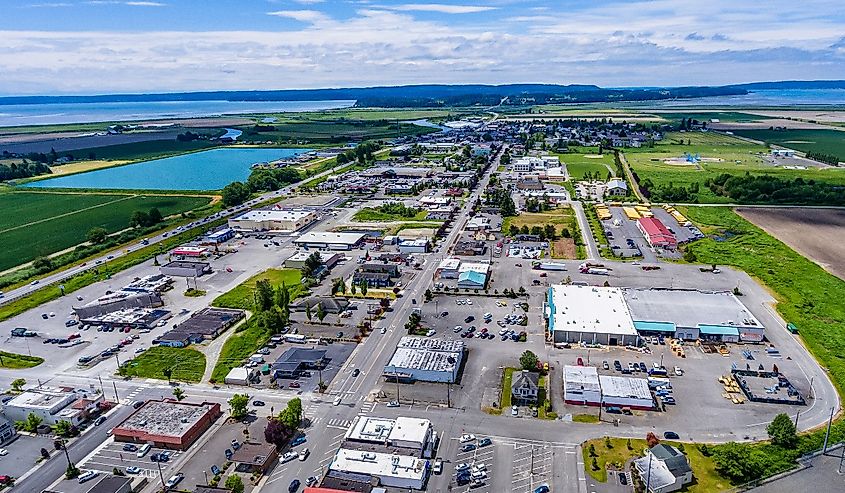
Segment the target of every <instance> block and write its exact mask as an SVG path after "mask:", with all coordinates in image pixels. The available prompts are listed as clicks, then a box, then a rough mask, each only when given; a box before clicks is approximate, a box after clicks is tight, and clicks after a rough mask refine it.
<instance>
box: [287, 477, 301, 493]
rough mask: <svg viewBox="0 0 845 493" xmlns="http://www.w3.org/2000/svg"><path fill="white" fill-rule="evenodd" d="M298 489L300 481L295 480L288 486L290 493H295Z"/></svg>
mask: <svg viewBox="0 0 845 493" xmlns="http://www.w3.org/2000/svg"><path fill="white" fill-rule="evenodd" d="M298 489H299V480H298V479H294V480H293V481H291V482H290V484H289V485H288V492H290V493H293V492H294V491H296V490H298Z"/></svg>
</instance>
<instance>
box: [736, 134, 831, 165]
mask: <svg viewBox="0 0 845 493" xmlns="http://www.w3.org/2000/svg"><path fill="white" fill-rule="evenodd" d="M734 133H735V134H737V135H741V136H743V137H748V138H750V139H755V140H762V141H764V142H766V143H768V144H777V145H779V146H783V147H788V148H790V149H796V150H798V151H803V152H821V153H824V154H832V155H834V156H837V157H838V158H839V160H840V161H845V133H843V132H842V131H841V130H822V129H813V130H766V129H759V130H758V129H747V130H735V131H734Z"/></svg>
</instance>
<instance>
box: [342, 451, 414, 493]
mask: <svg viewBox="0 0 845 493" xmlns="http://www.w3.org/2000/svg"><path fill="white" fill-rule="evenodd" d="M329 471H333V472H340V473H347V474H352V475H361V476H366V477H369V478H371V479H372V480H375V482H377V484H379V485H381V486H385V487H388V488H401V489H414V490H421V489H423V486H424V485H425V481H426V479H427V478H428V472H429V463H428V460H426V459H420V458H418V457H412V456H408V455H393V454H384V453H380V452H362V451H360V450H349V449H344V448H341V449H339V450H338V451H337V453H336V454H335V456H334V459H332V462H331V463H330V464H329Z"/></svg>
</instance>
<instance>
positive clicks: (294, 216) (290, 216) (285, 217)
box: [233, 209, 314, 221]
mask: <svg viewBox="0 0 845 493" xmlns="http://www.w3.org/2000/svg"><path fill="white" fill-rule="evenodd" d="M312 214H314V212H313V211H308V210H305V209H272V210H267V209H256V210H251V211H248V212H245V213H243V214H241V215H240V216H238V217H236V218H234V219H233V220H234V221H299V220H300V219H303V218H306V217H308V216H310V215H312Z"/></svg>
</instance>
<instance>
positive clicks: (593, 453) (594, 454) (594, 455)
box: [587, 443, 599, 457]
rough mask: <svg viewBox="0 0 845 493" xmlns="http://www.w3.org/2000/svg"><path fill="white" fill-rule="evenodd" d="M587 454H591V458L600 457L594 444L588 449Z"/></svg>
mask: <svg viewBox="0 0 845 493" xmlns="http://www.w3.org/2000/svg"><path fill="white" fill-rule="evenodd" d="M587 453H588V454H590V457H597V456H598V455H599V454H597V453H596V446H595V445H593V444H592V443H591V444H590V446H589V447H587Z"/></svg>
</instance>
